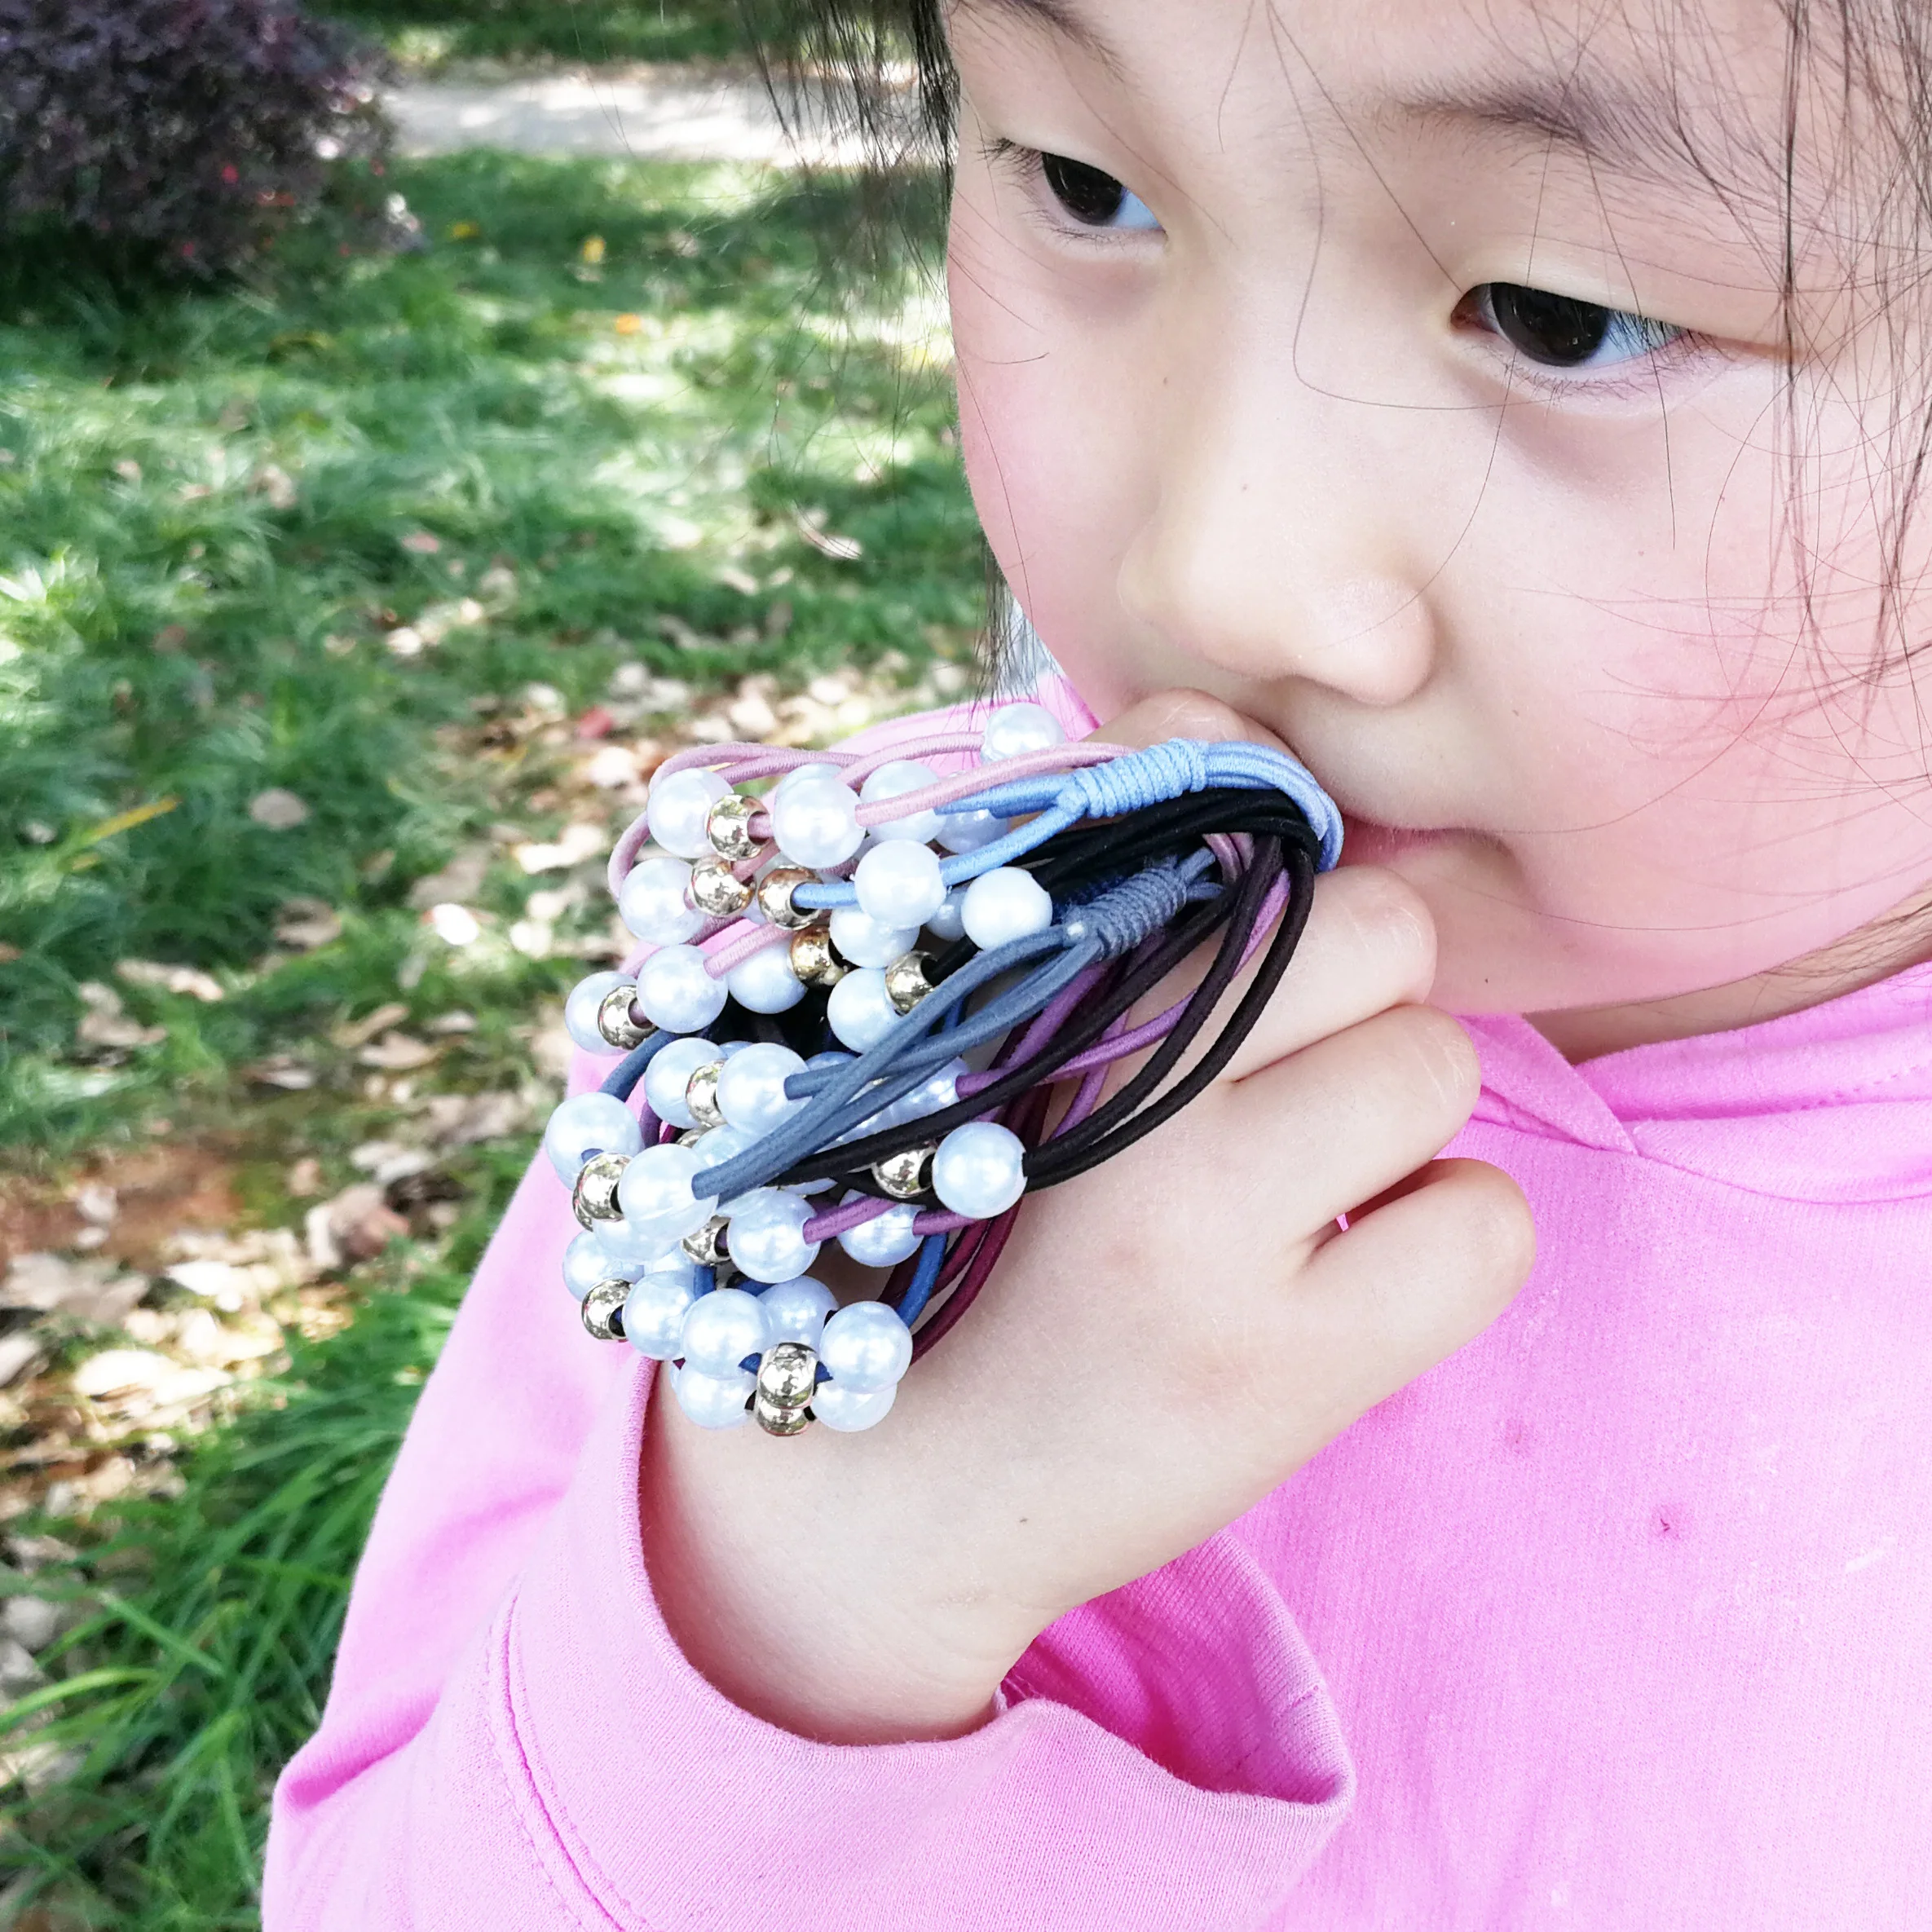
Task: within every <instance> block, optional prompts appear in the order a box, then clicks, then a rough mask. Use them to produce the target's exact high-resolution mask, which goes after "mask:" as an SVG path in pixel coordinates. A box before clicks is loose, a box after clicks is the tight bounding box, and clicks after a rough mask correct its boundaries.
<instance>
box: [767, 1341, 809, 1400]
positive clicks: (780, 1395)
mask: <svg viewBox="0 0 1932 1932" xmlns="http://www.w3.org/2000/svg"><path fill="white" fill-rule="evenodd" d="M817 1387H818V1350H817V1349H815V1348H808V1347H807V1346H806V1345H805V1343H803V1342H774V1343H773V1344H772V1345H771V1347H770V1348H767V1349H766V1350H765V1359H764V1360H763V1361H761V1362H760V1363H759V1364H758V1393H759V1395H760V1396H762V1397H763V1398H764V1400H765V1401H767V1402H770V1404H771V1405H773V1407H774V1408H777V1409H802V1408H804V1407H805V1404H806V1403H808V1402H809V1401H810V1400H811V1399H812V1396H813V1392H814V1391H815V1390H816V1389H817Z"/></svg>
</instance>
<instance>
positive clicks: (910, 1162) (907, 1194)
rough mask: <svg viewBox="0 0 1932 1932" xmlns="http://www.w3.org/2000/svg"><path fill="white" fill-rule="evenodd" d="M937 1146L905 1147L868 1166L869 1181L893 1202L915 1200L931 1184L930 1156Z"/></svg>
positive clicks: (931, 1158) (931, 1157)
mask: <svg viewBox="0 0 1932 1932" xmlns="http://www.w3.org/2000/svg"><path fill="white" fill-rule="evenodd" d="M938 1151H939V1149H938V1148H937V1145H933V1144H930V1143H929V1144H928V1145H926V1146H924V1147H908V1148H907V1149H906V1151H905V1152H904V1153H889V1154H888V1155H887V1156H886V1157H885V1158H884V1160H882V1161H875V1162H873V1163H872V1178H873V1180H876V1181H877V1182H878V1184H880V1187H882V1188H883V1189H884V1190H885V1191H886V1193H889V1194H890V1195H891V1196H892V1198H893V1200H895V1201H916V1200H917V1199H918V1198H920V1195H921V1194H923V1193H925V1192H926V1191H927V1189H929V1188H930V1187H931V1186H932V1184H933V1155H934V1154H936V1153H938Z"/></svg>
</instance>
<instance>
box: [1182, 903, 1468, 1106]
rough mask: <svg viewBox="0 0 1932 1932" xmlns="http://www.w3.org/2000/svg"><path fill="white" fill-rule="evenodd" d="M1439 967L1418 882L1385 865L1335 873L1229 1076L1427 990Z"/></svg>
mask: <svg viewBox="0 0 1932 1932" xmlns="http://www.w3.org/2000/svg"><path fill="white" fill-rule="evenodd" d="M1257 963H1258V962H1257ZM1252 970H1253V968H1250V971H1251V972H1252ZM1435 977H1436V928H1435V925H1434V923H1433V922H1432V921H1431V919H1430V917H1429V911H1428V908H1427V906H1425V905H1424V904H1423V901H1422V899H1421V898H1420V897H1419V896H1418V893H1416V892H1415V891H1414V889H1413V888H1412V887H1411V886H1409V884H1406V883H1405V881H1404V880H1401V879H1400V878H1398V877H1397V876H1396V874H1395V873H1393V872H1389V871H1383V869H1382V868H1381V867H1379V866H1345V867H1343V868H1342V870H1341V871H1337V872H1328V873H1325V874H1324V875H1323V876H1321V878H1319V879H1317V880H1316V881H1315V899H1314V905H1313V907H1312V910H1311V911H1310V912H1309V914H1308V926H1307V929H1306V930H1305V931H1303V934H1302V937H1301V943H1300V944H1299V946H1297V947H1296V948H1295V957H1294V958H1293V959H1291V960H1290V962H1289V964H1288V970H1287V971H1286V973H1283V974H1282V976H1281V984H1280V986H1277V988H1276V989H1275V990H1274V993H1273V996H1272V997H1271V998H1270V999H1269V1000H1268V1004H1267V1006H1266V1007H1265V1008H1263V1010H1262V1013H1261V1017H1260V1018H1259V1020H1258V1021H1255V1030H1254V1031H1253V1032H1252V1033H1251V1034H1249V1035H1248V1037H1247V1038H1246V1039H1245V1040H1243V1041H1242V1043H1241V1045H1240V1046H1239V1047H1238V1048H1237V1049H1236V1050H1235V1054H1234V1057H1233V1059H1232V1060H1231V1061H1228V1066H1227V1070H1226V1071H1225V1072H1224V1074H1222V1076H1221V1078H1223V1079H1224V1080H1237V1081H1238V1080H1246V1078H1249V1077H1250V1076H1251V1074H1256V1073H1258V1072H1259V1071H1260V1070H1262V1069H1263V1068H1264V1067H1267V1066H1269V1065H1273V1063H1274V1062H1275V1061H1279V1060H1285V1059H1286V1058H1287V1056H1289V1055H1290V1053H1298V1052H1300V1051H1301V1049H1302V1048H1303V1047H1307V1046H1310V1045H1312V1044H1313V1043H1314V1042H1315V1041H1317V1040H1319V1039H1326V1038H1327V1037H1328V1035H1329V1034H1331V1033H1340V1032H1342V1031H1343V1030H1345V1029H1347V1028H1348V1027H1350V1026H1356V1024H1358V1023H1359V1022H1360V1021H1363V1020H1365V1019H1368V1018H1369V1017H1370V1016H1371V1015H1372V1014H1374V1013H1378V1012H1383V1011H1384V1010H1385V1009H1386V1008H1389V1007H1392V1006H1404V1005H1413V1004H1415V1003H1419V1002H1420V1001H1422V1000H1424V999H1427V998H1428V996H1429V986H1430V984H1431V981H1433V980H1434V978H1435ZM1241 983H1242V985H1243V986H1246V983H1247V981H1246V977H1244V978H1243V979H1242V982H1241ZM1235 997H1236V995H1235V994H1233V993H1230V994H1229V995H1228V999H1226V1000H1225V1001H1224V1003H1223V1006H1222V1008H1221V1011H1222V1012H1228V1011H1230V1010H1232V1003H1233V999H1234V998H1235ZM1209 1030H1210V1033H1211V1032H1212V1030H1213V1026H1212V1023H1210V1028H1209Z"/></svg>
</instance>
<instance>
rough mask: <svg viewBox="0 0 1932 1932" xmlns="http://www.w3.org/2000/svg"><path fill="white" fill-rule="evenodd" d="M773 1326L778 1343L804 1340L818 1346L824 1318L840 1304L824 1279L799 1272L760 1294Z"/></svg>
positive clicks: (773, 1337)
mask: <svg viewBox="0 0 1932 1932" xmlns="http://www.w3.org/2000/svg"><path fill="white" fill-rule="evenodd" d="M758 1299H759V1301H760V1302H761V1303H763V1305H764V1308H765V1321H767V1322H768V1323H769V1324H770V1328H771V1339H772V1340H773V1342H774V1343H778V1342H802V1343H805V1347H806V1348H817V1347H818V1336H819V1333H820V1331H821V1330H823V1328H824V1326H825V1317H827V1315H829V1314H830V1313H831V1312H832V1310H833V1309H834V1308H836V1307H837V1306H838V1305H839V1304H838V1303H837V1302H836V1300H835V1299H833V1296H832V1292H831V1290H830V1289H829V1288H827V1286H826V1285H825V1284H824V1283H823V1281H814V1279H813V1278H812V1277H811V1276H809V1275H799V1276H796V1277H794V1278H793V1279H792V1280H791V1281H780V1282H779V1284H778V1285H777V1286H775V1287H772V1288H767V1289H766V1290H765V1292H764V1293H763V1294H762V1295H760V1296H759V1297H758Z"/></svg>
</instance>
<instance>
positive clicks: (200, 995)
mask: <svg viewBox="0 0 1932 1932" xmlns="http://www.w3.org/2000/svg"><path fill="white" fill-rule="evenodd" d="M114 976H115V977H116V978H117V979H124V980H126V981H127V983H128V984H129V985H130V986H157V987H159V988H160V989H161V990H162V991H163V992H165V993H180V994H183V995H186V996H187V997H188V998H189V999H199V1000H201V1001H202V1002H203V1003H205V1004H206V1005H209V1006H214V1005H215V1004H217V1003H218V1002H220V1001H221V1000H223V999H227V996H228V995H227V990H226V989H225V988H224V987H223V985H222V983H221V981H219V980H218V979H216V978H214V977H213V976H212V975H211V974H209V973H204V972H202V971H201V968H199V967H197V966H170V965H168V964H165V963H163V962H162V961H161V960H159V959H122V960H121V961H120V962H119V964H117V965H116V967H115V968H114Z"/></svg>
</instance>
